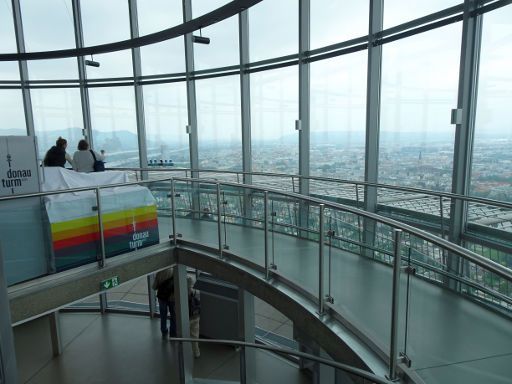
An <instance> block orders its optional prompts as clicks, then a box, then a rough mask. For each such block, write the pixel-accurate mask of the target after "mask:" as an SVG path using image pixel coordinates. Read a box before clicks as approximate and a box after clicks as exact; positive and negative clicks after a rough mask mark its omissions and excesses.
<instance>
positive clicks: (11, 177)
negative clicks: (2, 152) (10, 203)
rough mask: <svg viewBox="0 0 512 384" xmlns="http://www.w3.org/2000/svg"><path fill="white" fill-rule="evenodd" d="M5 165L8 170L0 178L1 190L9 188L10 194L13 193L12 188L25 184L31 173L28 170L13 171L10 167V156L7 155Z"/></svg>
mask: <svg viewBox="0 0 512 384" xmlns="http://www.w3.org/2000/svg"><path fill="white" fill-rule="evenodd" d="M7 163H8V164H9V169H8V170H7V172H6V173H5V175H3V176H4V177H2V180H1V182H2V188H10V189H11V193H14V188H19V187H22V186H23V183H25V182H27V181H28V180H29V179H30V178H31V177H32V171H31V170H30V169H14V168H13V167H12V165H11V163H12V156H11V154H9V153H8V154H7Z"/></svg>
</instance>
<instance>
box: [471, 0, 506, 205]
mask: <svg viewBox="0 0 512 384" xmlns="http://www.w3.org/2000/svg"><path fill="white" fill-rule="evenodd" d="M510 20H512V7H504V8H501V9H499V10H496V11H492V12H489V13H486V14H485V15H484V21H483V32H482V51H481V54H480V69H479V76H480V77H479V79H478V100H477V103H478V104H477V109H476V122H475V138H474V144H473V161H472V174H471V193H472V194H473V195H475V196H481V197H487V198H490V199H495V200H506V201H512V152H511V148H512V125H511V123H510V106H511V103H512V73H511V72H510V68H512V24H511V23H510Z"/></svg>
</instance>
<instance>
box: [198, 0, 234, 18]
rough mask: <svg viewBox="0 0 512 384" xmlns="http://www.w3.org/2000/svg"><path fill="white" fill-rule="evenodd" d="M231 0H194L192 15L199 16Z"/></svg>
mask: <svg viewBox="0 0 512 384" xmlns="http://www.w3.org/2000/svg"><path fill="white" fill-rule="evenodd" d="M230 2H231V0H192V9H193V12H192V17H194V18H195V17H199V16H202V15H204V14H206V13H209V12H211V11H215V10H216V9H217V8H220V7H222V6H223V5H226V4H227V3H230Z"/></svg>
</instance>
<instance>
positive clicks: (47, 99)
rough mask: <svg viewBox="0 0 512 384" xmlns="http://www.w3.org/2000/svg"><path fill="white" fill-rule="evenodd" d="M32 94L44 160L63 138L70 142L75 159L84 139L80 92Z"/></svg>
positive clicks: (69, 150)
mask: <svg viewBox="0 0 512 384" xmlns="http://www.w3.org/2000/svg"><path fill="white" fill-rule="evenodd" d="M30 94H31V97H32V108H33V110H34V128H35V131H36V136H37V146H38V149H39V156H40V157H41V158H43V157H44V155H45V153H46V151H48V149H50V148H51V147H52V146H53V145H55V141H56V140H57V139H58V138H59V136H61V137H63V138H64V139H66V140H67V141H68V147H67V150H66V151H67V152H68V153H69V154H70V155H71V156H73V153H74V152H75V151H76V148H77V145H78V141H79V140H81V139H82V138H83V136H82V128H83V118H82V109H81V102H80V90H79V89H75V88H73V89H32V90H31V91H30ZM67 166H69V164H68V165H67Z"/></svg>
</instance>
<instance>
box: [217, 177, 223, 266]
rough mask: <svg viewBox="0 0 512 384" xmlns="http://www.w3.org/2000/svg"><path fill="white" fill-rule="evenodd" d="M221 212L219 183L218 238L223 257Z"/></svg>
mask: <svg viewBox="0 0 512 384" xmlns="http://www.w3.org/2000/svg"><path fill="white" fill-rule="evenodd" d="M220 212H221V211H220V183H217V240H218V243H219V257H222V223H221V217H220V216H221V214H220Z"/></svg>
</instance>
